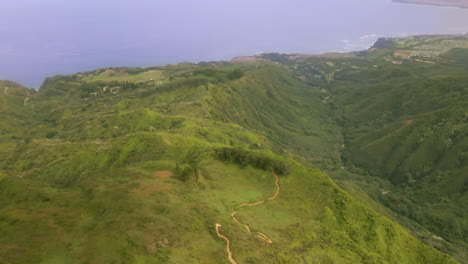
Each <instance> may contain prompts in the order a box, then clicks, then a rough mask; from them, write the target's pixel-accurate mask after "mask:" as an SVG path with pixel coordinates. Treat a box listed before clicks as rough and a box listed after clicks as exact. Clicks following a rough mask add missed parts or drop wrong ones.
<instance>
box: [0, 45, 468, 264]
mask: <svg viewBox="0 0 468 264" xmlns="http://www.w3.org/2000/svg"><path fill="white" fill-rule="evenodd" d="M464 41H465V40H464V37H458V38H457V37H450V38H435V39H429V38H422V39H404V40H403V39H402V40H398V41H396V40H392V41H390V40H387V41H381V42H379V43H378V45H377V46H376V48H375V49H373V50H372V52H369V53H362V54H348V55H335V56H319V57H314V56H306V55H300V54H297V55H281V54H264V55H259V56H256V57H251V58H243V59H238V60H236V61H233V62H216V63H200V64H178V65H171V66H165V67H149V68H109V69H100V70H96V71H91V72H85V73H78V74H75V75H69V76H56V77H53V78H49V79H47V80H46V81H45V82H44V84H43V86H42V87H41V89H40V90H39V91H38V92H35V91H32V90H30V89H26V88H22V87H20V86H19V85H17V84H14V83H11V82H2V83H0V97H1V100H0V102H1V104H0V112H1V114H2V119H0V156H1V158H0V160H1V162H0V197H1V199H0V262H1V263H228V256H227V251H226V242H225V240H223V239H222V238H221V237H220V236H219V235H218V234H217V232H216V231H217V230H216V229H215V227H216V224H220V225H221V227H220V229H219V230H218V231H220V232H221V233H222V235H224V236H225V237H227V238H228V239H229V240H230V249H231V250H232V254H233V258H234V259H235V261H237V263H456V261H455V260H454V259H452V258H451V257H449V256H448V255H445V254H444V253H441V252H440V251H438V250H436V249H435V248H433V246H435V247H438V248H439V249H441V250H444V251H445V252H448V253H451V254H452V255H454V256H455V257H457V258H458V259H460V260H462V259H463V258H462V257H463V256H462V255H460V254H461V253H460V252H463V251H462V250H460V248H463V247H464V246H465V244H464V243H465V242H464V237H466V222H464V221H465V220H464V219H466V217H465V218H464V216H465V215H466V202H464V201H466V200H463V199H466V188H465V187H463V186H464V185H463V184H465V185H466V176H464V175H467V174H466V173H465V172H466V159H464V158H463V157H464V156H463V155H464V154H463V153H465V152H464V151H466V137H464V135H466V132H467V130H466V126H464V124H465V123H466V122H465V121H466V120H465V118H466V113H465V112H466V109H467V107H466V105H465V104H466V103H465V102H466V94H467V93H466V86H464V85H463V84H464V83H466V80H465V79H466V77H465V75H466V67H467V65H466V64H465V60H464V59H463V58H464V57H463V56H465V53H466V50H465V49H463V45H464V43H465V42H464ZM446 42H447V43H450V44H446ZM454 42H456V44H454ZM421 45H430V46H432V47H436V48H434V49H433V50H432V52H431V54H432V55H431V56H432V57H424V56H422V55H421V54H420V53H421V50H424V52H426V51H427V50H428V49H427V48H424V49H419V48H418V47H420V46H421ZM450 45H451V46H450ZM454 48H455V49H454ZM417 52H419V53H417ZM400 54H408V55H407V56H403V57H402V56H401V55H400ZM415 54H418V55H415ZM442 119H443V121H441V120H442ZM441 122H442V124H439V123H441ZM429 130H431V131H429ZM437 135H439V136H437ZM421 138H422V139H421ZM407 141H408V142H407ZM405 142H407V143H405ZM400 153H401V154H400ZM427 166H429V168H427ZM328 175H330V176H332V177H333V178H334V179H335V181H336V182H337V183H338V184H339V185H340V186H341V187H338V185H336V184H335V183H334V182H333V181H332V180H331V179H330V178H329V176H328ZM277 176H278V177H279V188H280V189H279V195H278V196H275V199H271V200H268V198H269V197H273V196H274V194H275V192H276V191H277V188H278V186H277V185H276V184H275V179H276V177H277ZM357 186H360V187H357ZM384 187H385V188H387V189H385V192H384V193H385V195H383V194H382V192H381V188H384ZM342 188H344V189H346V190H347V191H348V192H346V191H344V190H343V189H342ZM463 188H465V189H463ZM428 191H430V193H431V196H430V197H427V192H428ZM349 193H351V194H352V195H350V194H349ZM259 201H266V202H264V203H262V204H258V205H254V206H242V204H243V203H256V202H259ZM382 204H383V205H384V206H387V207H386V208H389V209H391V210H392V211H390V210H388V209H385V208H384V207H383V205H382ZM403 207H405V208H406V211H404V210H403V209H402V208H403ZM371 208H372V209H371ZM409 208H411V209H409ZM457 208H458V210H456V209H457ZM428 209H429V210H428ZM234 210H235V211H237V214H236V215H235V218H233V217H232V216H231V214H232V213H233V211H234ZM410 212H411V214H410ZM384 215H385V216H384ZM399 216H402V217H401V218H399ZM403 216H405V217H409V218H411V219H412V220H411V221H410V222H408V223H406V222H405V221H403V220H402V219H403ZM235 219H237V220H238V221H239V222H236V221H235ZM390 219H393V220H397V221H401V222H402V223H403V224H405V225H407V226H408V227H413V225H414V229H413V230H412V231H414V232H416V234H418V235H420V236H421V237H420V238H421V239H423V240H424V241H425V242H426V243H428V244H429V246H428V245H425V244H423V243H422V242H420V241H419V240H418V239H416V238H415V237H413V236H412V235H411V234H410V233H409V232H408V231H406V230H405V229H404V228H402V227H401V226H400V225H398V224H396V223H395V222H394V221H392V220H390ZM450 221H452V222H453V223H452V224H451V222H450ZM244 225H248V227H249V228H246V227H245V226H244ZM410 225H411V226H410ZM249 229H250V232H249ZM426 229H429V230H430V231H431V232H433V233H423V232H422V231H421V230H426ZM425 232H429V231H425ZM424 234H426V237H424ZM427 234H431V236H432V234H437V235H438V236H441V237H442V238H441V239H443V240H440V241H439V240H437V241H436V242H437V243H435V242H431V241H430V240H428V238H430V236H429V235H427ZM427 236H429V237H427ZM270 242H271V243H270Z"/></svg>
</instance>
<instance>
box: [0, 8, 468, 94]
mask: <svg viewBox="0 0 468 264" xmlns="http://www.w3.org/2000/svg"><path fill="white" fill-rule="evenodd" d="M0 10H2V15H1V16H0V80H1V79H8V80H13V81H17V82H19V83H21V84H23V85H26V86H29V87H35V88H38V87H39V86H40V84H41V83H42V81H43V80H44V78H45V77H47V76H53V75H56V74H71V73H76V72H80V71H87V70H92V69H97V68H101V67H117V66H149V65H164V64H168V63H178V62H182V61H190V62H198V61H211V60H229V59H231V58H232V57H235V56H242V55H250V54H253V53H257V52H270V51H274V52H283V53H292V52H300V53H323V52H331V51H343V52H344V51H354V50H363V49H366V48H368V47H369V46H371V45H372V44H373V43H374V42H375V40H376V39H377V38H378V37H391V36H407V35H415V34H453V33H465V32H468V9H457V8H450V7H436V6H425V5H409V4H398V3H392V2H391V1H390V0H322V1H309V0H288V1H284V0H283V1H279V0H255V1H252V0H235V1H234V0H222V1H220V0H198V1H193V0H171V1H162V0H131V1H130V0H127V1H119V0H112V1H111V0H100V1H96V0H94V1H91V0H80V1H77V0H69V1H63V0H42V1H36V0H14V1H13V0H6V1H2V2H1V3H0Z"/></svg>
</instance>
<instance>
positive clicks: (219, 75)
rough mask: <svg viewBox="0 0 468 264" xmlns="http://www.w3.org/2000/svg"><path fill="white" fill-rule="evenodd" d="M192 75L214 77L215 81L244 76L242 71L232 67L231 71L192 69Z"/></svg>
mask: <svg viewBox="0 0 468 264" xmlns="http://www.w3.org/2000/svg"><path fill="white" fill-rule="evenodd" d="M192 74H193V76H206V77H211V78H214V79H215V80H216V81H221V82H222V81H224V80H226V79H228V80H237V79H240V78H242V77H244V72H243V71H242V70H240V69H234V70H232V71H220V70H215V69H200V70H196V71H193V73H192Z"/></svg>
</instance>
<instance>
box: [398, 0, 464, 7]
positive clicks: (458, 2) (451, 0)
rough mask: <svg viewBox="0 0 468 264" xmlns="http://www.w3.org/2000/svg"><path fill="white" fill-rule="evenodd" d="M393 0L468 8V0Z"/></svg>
mask: <svg viewBox="0 0 468 264" xmlns="http://www.w3.org/2000/svg"><path fill="white" fill-rule="evenodd" d="M393 2H398V3H409V4H424V5H438V6H453V7H461V8H468V0H393Z"/></svg>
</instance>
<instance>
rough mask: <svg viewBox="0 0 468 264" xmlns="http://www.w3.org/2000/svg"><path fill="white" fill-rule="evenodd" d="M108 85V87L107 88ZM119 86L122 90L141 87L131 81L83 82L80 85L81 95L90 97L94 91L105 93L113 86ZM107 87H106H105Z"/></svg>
mask: <svg viewBox="0 0 468 264" xmlns="http://www.w3.org/2000/svg"><path fill="white" fill-rule="evenodd" d="M106 87H107V88H106ZM115 87H119V88H118V89H119V90H121V91H127V90H134V89H136V88H138V87H139V84H138V83H135V82H129V81H111V82H83V83H82V84H81V85H80V90H81V97H82V98H86V97H89V96H90V94H92V93H99V94H105V93H110V92H111V91H112V88H115ZM104 88H106V89H104Z"/></svg>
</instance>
